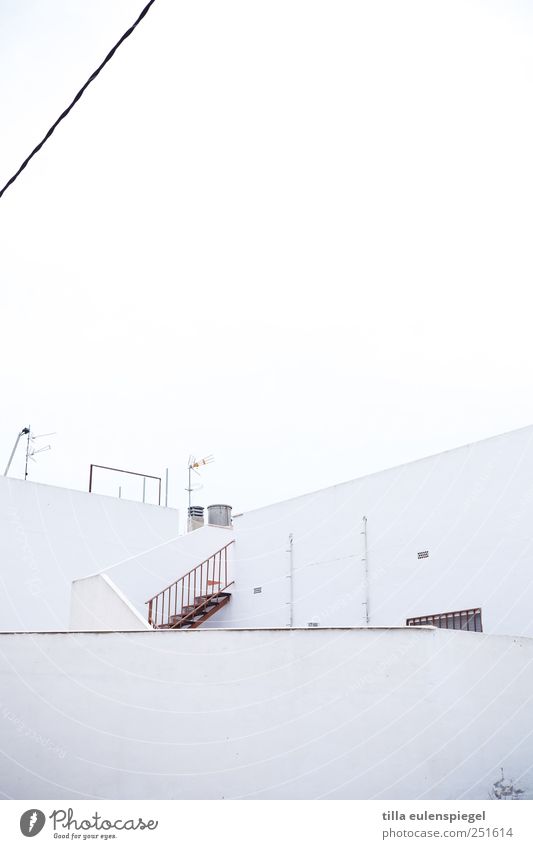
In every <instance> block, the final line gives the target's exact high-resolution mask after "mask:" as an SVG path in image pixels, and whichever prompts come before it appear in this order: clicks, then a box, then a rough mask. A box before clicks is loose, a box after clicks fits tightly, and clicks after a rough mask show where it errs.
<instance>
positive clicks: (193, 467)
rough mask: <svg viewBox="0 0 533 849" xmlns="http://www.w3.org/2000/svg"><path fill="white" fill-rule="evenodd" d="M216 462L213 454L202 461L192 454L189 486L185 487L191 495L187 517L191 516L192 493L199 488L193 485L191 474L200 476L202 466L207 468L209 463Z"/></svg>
mask: <svg viewBox="0 0 533 849" xmlns="http://www.w3.org/2000/svg"><path fill="white" fill-rule="evenodd" d="M214 461H215V458H214V457H213V455H212V454H209V455H208V456H207V457H202V459H201V460H197V459H196V457H193V456H192V454H191V456H190V457H189V462H188V464H187V471H188V474H189V485H188V486H186V487H185V490H186V491H187V492H188V493H189V505H188V506H189V511H188V513H187V517H188V516H189V515H190V512H191V493H193V492H194V490H195V489H198V487H195V486H193V485H192V482H191V474H192V472H195V473H196V474H197V475H198V476H200V472H199V471H198V469H199V468H200V466H207V465H208V464H209V463H213V462H214Z"/></svg>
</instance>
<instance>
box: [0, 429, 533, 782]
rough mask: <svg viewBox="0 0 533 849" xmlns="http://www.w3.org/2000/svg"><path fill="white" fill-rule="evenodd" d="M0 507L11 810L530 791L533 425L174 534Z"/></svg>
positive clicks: (152, 514) (0, 732)
mask: <svg viewBox="0 0 533 849" xmlns="http://www.w3.org/2000/svg"><path fill="white" fill-rule="evenodd" d="M0 499H1V501H0V504H1V517H0V521H1V528H2V533H1V535H0V556H1V568H2V581H3V593H2V599H1V601H0V628H1V629H2V631H3V632H4V633H2V634H0V684H1V690H0V692H1V693H2V694H3V695H2V696H1V697H0V698H1V703H0V748H1V749H2V751H3V755H2V756H1V757H0V782H1V784H0V786H1V787H2V789H3V791H4V792H5V794H6V795H7V796H12V797H16V798H23V797H28V798H33V797H36V798H61V797H63V798H77V797H91V798H98V797H103V798H136V797H137V798H241V797H246V798H322V797H323V798H373V797H376V798H418V797H421V798H487V796H488V795H490V794H491V793H492V792H494V784H495V783H496V782H497V781H498V780H499V779H500V777H501V769H502V768H503V770H504V774H505V776H506V779H507V780H508V782H510V784H509V785H508V786H511V785H512V787H513V791H512V792H513V795H516V796H517V797H526V798H533V780H532V779H533V774H532V773H533V741H532V740H531V734H530V727H531V715H532V714H531V702H532V701H533V687H532V684H533V676H532V672H531V670H532V661H533V640H532V639H531V637H533V622H532V620H533V613H532V611H533V587H532V580H533V549H532V547H531V535H532V531H531V527H532V523H531V521H530V514H531V512H532V511H533V427H528V428H523V429H521V430H519V431H515V432H513V433H509V434H504V435H502V436H498V437H494V438H492V439H487V440H484V441H482V442H478V443H475V444H473V445H468V446H464V447H462V448H458V449H455V450H453V451H449V452H445V453H443V454H440V455H437V456H434V457H429V458H426V459H423V460H419V461H417V462H414V463H408V464H405V465H403V466H400V467H397V468H394V469H390V470H387V471H384V472H379V473H377V474H374V475H369V476H367V477H364V478H361V479H359V480H355V481H350V482H347V483H343V484H339V485H338V486H334V487H331V488H328V489H325V490H321V491H319V492H315V493H311V494H309V495H304V496H301V497H300V498H295V499H291V500H290V501H286V502H283V503H280V504H274V505H271V506H269V507H265V508H262V509H260V510H254V511H251V512H249V513H245V514H240V515H234V517H233V523H232V524H231V523H229V522H227V523H226V526H221V525H212V524H211V525H205V526H204V527H201V528H199V529H197V530H194V531H192V532H191V533H189V534H186V535H183V536H180V537H178V536H177V533H176V529H177V514H176V512H175V511H172V510H167V509H165V508H157V507H149V506H147V505H140V504H132V503H131V502H125V501H119V500H117V499H110V498H103V497H99V496H94V495H88V494H84V493H74V492H71V491H68V490H60V489H56V488H54V487H43V486H40V485H38V484H30V483H24V482H20V481H11V480H8V479H1V480H0ZM186 574H187V577H185V578H183V576H185V575H186ZM71 582H72V593H71V604H70V613H69V593H70V586H71ZM156 598H157V601H156ZM149 599H152V604H151V606H149V605H147V603H146V602H147V601H148V600H149ZM156 605H157V606H156ZM444 614H454V615H453V616H451V615H447V616H445V615H444ZM69 615H70V625H69ZM428 617H433V618H431V619H428ZM149 620H150V622H149ZM409 621H413V623H414V624H418V623H420V622H422V623H424V622H425V623H428V622H429V623H433V624H436V625H438V626H439V627H438V628H432V627H412V626H408V625H407V622H409ZM150 623H152V624H150ZM153 624H154V625H157V626H163V627H156V628H154V627H153ZM169 626H172V627H169ZM191 626H192V627H191ZM69 628H70V631H69V630H68V629H69ZM481 629H482V633H480V631H481ZM16 631H24V632H30V633H13V632H16ZM47 631H49V632H50V631H51V632H53V633H42V632H47ZM36 632H41V633H36ZM107 632H112V633H107Z"/></svg>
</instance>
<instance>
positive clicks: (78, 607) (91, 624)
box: [70, 572, 151, 631]
mask: <svg viewBox="0 0 533 849" xmlns="http://www.w3.org/2000/svg"><path fill="white" fill-rule="evenodd" d="M143 612H144V611H143ZM70 628H71V630H76V631H102V630H109V631H138V630H139V629H142V630H148V629H151V625H149V624H148V622H147V619H146V613H144V616H143V615H142V614H141V613H139V612H138V611H137V610H136V609H135V608H134V606H133V605H132V604H131V602H130V601H129V600H128V599H127V598H126V596H124V595H123V593H121V592H120V590H119V588H118V587H117V586H116V584H114V583H113V581H111V580H110V578H108V576H107V575H106V574H105V572H103V573H100V574H99V575H92V576H91V577H89V578H83V579H82V580H81V581H73V583H72V594H71V607H70Z"/></svg>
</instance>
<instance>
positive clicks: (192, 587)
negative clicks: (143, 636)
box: [146, 540, 235, 628]
mask: <svg viewBox="0 0 533 849" xmlns="http://www.w3.org/2000/svg"><path fill="white" fill-rule="evenodd" d="M234 542H235V540H232V541H231V542H229V543H228V544H227V545H225V546H224V548H221V549H219V551H216V552H215V553H214V554H212V555H211V557H208V558H207V560H203V561H202V562H201V563H199V564H198V566H195V567H194V569H191V570H190V572H187V573H186V574H185V575H183V577H181V578H178V580H177V581H174V583H173V584H170V585H169V586H168V587H165V589H164V590H161V592H159V593H157V595H154V596H152V598H150V599H148V601H147V602H146V604H147V605H148V622H149V624H150V625H152V626H153V627H154V628H198V627H199V626H200V625H202V624H203V623H204V622H206V621H207V620H208V619H210V618H211V616H214V614H215V613H217V612H218V611H219V610H220V609H221V608H222V607H225V606H226V604H228V602H229V601H230V599H231V593H229V592H228V591H227V590H228V588H229V587H230V586H231V585H232V584H233V581H230V582H229V583H228V548H229V547H230V545H233V543H234Z"/></svg>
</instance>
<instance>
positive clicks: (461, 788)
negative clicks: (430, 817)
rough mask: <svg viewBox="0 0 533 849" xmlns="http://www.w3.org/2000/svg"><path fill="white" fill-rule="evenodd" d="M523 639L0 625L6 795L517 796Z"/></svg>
mask: <svg viewBox="0 0 533 849" xmlns="http://www.w3.org/2000/svg"><path fill="white" fill-rule="evenodd" d="M532 663H533V641H532V640H529V639H516V638H515V639H513V638H511V637H498V636H488V635H485V634H467V633H462V632H449V631H448V632H447V631H439V630H434V629H415V628H402V629H360V630H357V629H345V630H344V629H339V630H335V629H331V630H320V629H319V630H296V631H288V630H271V631H261V630H258V631H245V630H243V631H217V630H208V629H205V630H196V631H177V632H176V631H170V632H168V631H166V632H165V631H159V632H158V631H150V632H146V631H144V632H139V633H115V634H105V633H100V634H98V633H93V634H89V633H85V634H77V633H70V634H44V635H43V634H15V635H10V634H1V635H0V694H1V695H0V753H1V754H0V787H1V788H2V792H3V793H4V794H5V795H6V796H8V797H13V798H19V799H20V798H24V799H28V798H35V799H53V798H86V797H91V798H99V797H102V798H112V799H115V798H124V799H135V798H173V799H181V798H187V799H194V798H209V799H219V798H241V797H245V798H259V799H261V798H285V799H293V798H338V799H340V798H362V799H365V798H372V797H377V798H384V799H387V798H390V799H410V798H419V797H420V798H427V799H456V798H467V799H472V798H475V799H486V798H487V797H488V794H489V792H490V789H491V787H492V785H493V783H494V782H495V781H496V780H498V779H499V777H500V768H501V767H503V769H504V772H505V776H506V778H513V779H515V780H516V781H517V784H518V786H519V787H520V788H521V789H523V790H524V791H526V792H525V797H526V798H533V796H532V792H531V790H532V787H533V766H532V764H533V736H532V734H531V706H532V701H533V695H532V688H531V674H532V673H531V670H532V668H533V666H532Z"/></svg>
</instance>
